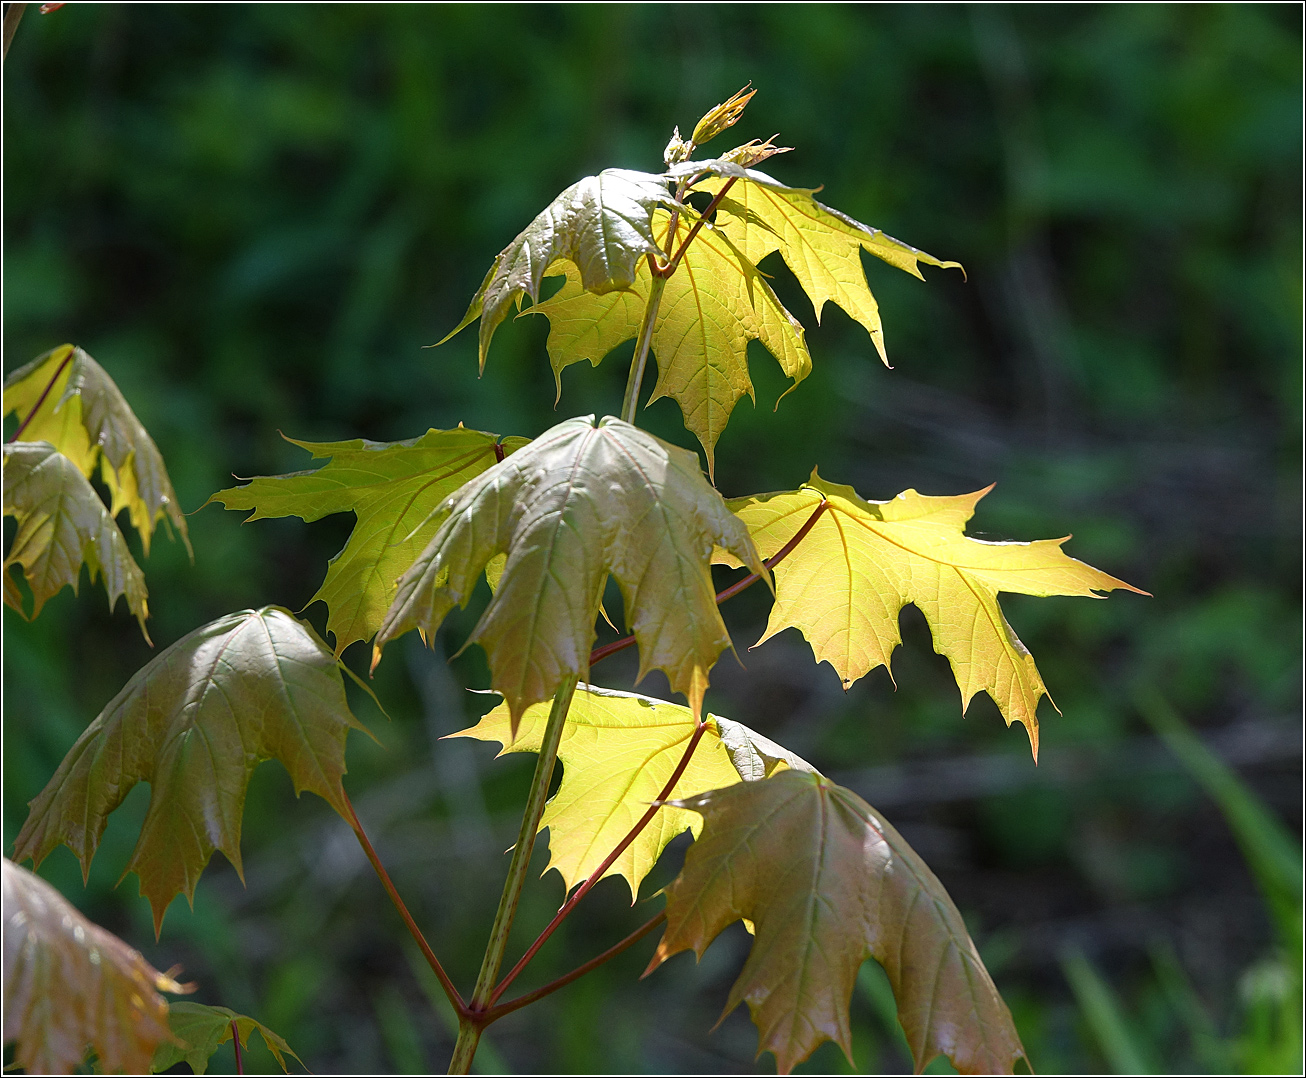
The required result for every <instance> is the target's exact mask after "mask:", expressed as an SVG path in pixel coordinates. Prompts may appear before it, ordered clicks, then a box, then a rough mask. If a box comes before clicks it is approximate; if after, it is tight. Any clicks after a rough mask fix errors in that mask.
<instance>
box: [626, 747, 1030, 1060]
mask: <svg viewBox="0 0 1306 1078" xmlns="http://www.w3.org/2000/svg"><path fill="white" fill-rule="evenodd" d="M677 805H678V807H681V808H687V809H692V810H694V811H696V812H699V813H702V815H703V830H702V833H701V834H700V835H699V838H698V841H697V842H695V843H694V845H693V846H691V847H690V849H689V852H688V854H686V856H685V867H684V871H683V872H682V873H681V874H680V876H679V877H678V878H677V879H676V880H675V882H673V883H672V884H671V885H670V886H669V887H668V888H667V927H666V933H665V935H664V936H663V938H662V942H661V943H660V944H659V945H658V949H657V952H656V953H655V954H654V956H653V959H652V961H651V962H650V963H649V970H650V971H651V970H653V969H656V968H657V967H658V966H659V965H661V964H662V963H663V962H664V961H666V960H667V959H668V958H670V957H671V956H672V955H674V954H676V953H678V952H680V951H684V950H690V949H692V950H693V951H694V953H695V954H696V955H697V956H699V957H700V958H701V957H702V955H703V952H704V951H705V950H706V949H707V947H708V945H709V944H710V943H711V942H712V940H713V939H715V938H716V936H717V935H718V934H719V933H720V932H721V931H722V930H723V929H724V928H726V926H728V925H730V924H731V923H733V922H734V921H738V920H747V921H749V922H751V924H752V926H753V932H754V940H753V946H752V949H751V951H750V952H749V955H748V959H747V961H746V962H745V963H744V968H743V971H742V972H741V973H740V975H739V979H738V980H737V981H735V983H734V986H733V987H732V988H731V990H730V996H729V998H728V1000H727V1001H726V1008H725V1012H724V1013H725V1014H729V1013H730V1011H732V1010H734V1008H735V1007H737V1006H738V1005H739V1004H740V1003H741V1002H742V1003H747V1004H748V1007H749V1011H750V1012H751V1014H752V1017H753V1021H754V1023H755V1024H756V1025H757V1028H758V1031H759V1035H760V1038H759V1049H758V1050H759V1053H760V1052H764V1051H770V1052H773V1053H774V1054H775V1058H776V1064H777V1066H778V1068H779V1070H780V1072H781V1073H788V1072H789V1071H790V1070H792V1069H793V1067H794V1066H795V1065H796V1064H798V1063H800V1062H802V1061H803V1060H804V1059H806V1058H807V1057H808V1056H809V1055H811V1054H812V1052H813V1051H815V1050H816V1048H817V1047H818V1046H819V1045H820V1044H821V1043H822V1042H824V1041H827V1040H832V1041H834V1042H835V1043H837V1044H838V1045H840V1046H841V1047H842V1048H843V1050H844V1052H845V1054H847V1055H848V1057H849V1058H850V1059H851V1057H852V1036H851V1031H850V1028H849V1018H848V1005H849V1000H850V999H851V997H852V990H853V984H854V982H855V980H856V977H857V971H858V969H859V968H860V967H861V965H862V963H863V962H864V961H865V960H866V959H867V958H874V959H876V961H878V962H879V963H880V965H881V966H883V967H884V970H885V972H886V973H887V974H888V976H889V983H890V984H891V985H892V986H893V991H894V996H895V997H896V998H897V1001H898V1017H899V1020H900V1021H901V1023H902V1026H903V1029H904V1031H905V1032H906V1034H907V1042H908V1044H909V1045H910V1046H911V1050H912V1055H913V1057H914V1059H915V1061H916V1069H917V1072H918V1073H919V1071H920V1070H921V1069H922V1068H923V1067H924V1066H925V1064H926V1063H928V1062H929V1061H930V1060H931V1059H932V1058H934V1057H935V1056H936V1055H939V1054H943V1055H946V1056H947V1057H948V1058H949V1059H950V1060H952V1062H953V1064H954V1065H955V1066H956V1067H957V1069H958V1070H960V1071H962V1072H963V1073H966V1074H1009V1073H1011V1072H1012V1069H1013V1067H1014V1066H1015V1062H1016V1060H1017V1059H1020V1058H1023V1057H1024V1055H1025V1051H1024V1049H1023V1048H1022V1047H1021V1044H1020V1038H1019V1037H1018V1036H1017V1034H1016V1030H1015V1027H1014V1026H1013V1025H1012V1021H1011V1014H1010V1012H1009V1011H1008V1010H1007V1006H1006V1004H1005V1003H1003V1002H1002V998H1001V997H1000V996H999V995H998V992H997V989H996V988H995V987H994V985H993V981H992V980H991V978H990V977H989V975H988V971H987V970H986V969H985V968H984V964H983V962H982V961H981V960H980V957H979V954H978V952H977V951H976V950H975V945H974V944H973V943H972V942H971V939H970V936H969V935H968V934H967V932H966V926H965V924H964V923H963V922H962V919H961V915H960V914H959V913H958V912H957V908H956V907H955V906H954V905H953V904H952V900H951V899H950V898H949V897H948V894H947V892H946V891H945V890H944V889H943V885H942V884H941V883H939V881H938V879H937V878H935V876H934V874H933V873H932V872H931V871H930V870H929V868H928V867H927V866H926V864H925V862H924V861H922V860H921V859H920V858H919V857H918V856H917V855H916V854H915V852H914V851H913V850H912V849H911V847H910V846H908V845H907V844H906V843H905V842H904V841H903V839H902V837H901V836H900V835H899V834H898V833H897V832H896V831H895V830H894V829H893V828H892V827H891V826H890V825H889V824H888V823H886V822H885V821H884V820H883V819H881V818H880V817H879V815H878V814H877V813H876V812H875V810H874V809H872V808H871V807H870V806H869V805H867V804H866V802H864V801H863V800H862V799H861V798H859V797H858V796H857V795H856V794H854V793H852V792H851V791H849V790H845V789H844V788H843V787H841V786H836V785H835V784H834V783H832V782H830V781H829V780H827V779H824V778H822V777H820V776H819V775H814V774H809V773H804V772H801V771H796V770H790V769H786V770H781V771H780V772H779V773H777V774H775V775H773V776H772V777H770V778H768V779H765V780H763V781H760V782H742V783H738V784H736V785H733V786H730V787H727V788H726V789H722V790H715V791H712V792H709V793H705V794H702V795H700V796H698V797H693V798H688V799H683V800H681V801H679V802H678V803H677Z"/></svg>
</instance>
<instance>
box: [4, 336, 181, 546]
mask: <svg viewBox="0 0 1306 1078" xmlns="http://www.w3.org/2000/svg"><path fill="white" fill-rule="evenodd" d="M65 361H67V362H66V365H65V366H64V367H63V370H62V372H61V373H59V375H58V377H57V378H55V380H54V383H53V385H51V381H50V380H51V378H52V377H54V375H55V373H56V372H57V371H59V369H60V366H61V365H63V364H65ZM47 386H49V387H50V388H49V392H48V393H46V392H45V391H46V387H47ZM43 393H45V397H44V400H41V396H42V394H43ZM38 401H40V405H39V409H38V410H37V412H36V414H35V416H32V418H31V419H30V420H28V417H29V415H30V414H31V412H32V409H33V408H36V407H37V405H38ZM10 412H16V413H17V414H18V415H19V417H20V418H21V419H23V420H28V422H27V425H26V427H25V428H24V430H23V438H24V439H25V440H27V441H33V442H37V441H46V442H49V443H50V444H51V445H53V446H54V447H55V448H56V449H58V450H59V452H61V453H62V454H64V456H66V457H68V458H69V459H70V460H71V461H72V462H73V463H74V464H75V465H76V466H77V467H78V468H79V469H80V470H81V473H82V475H84V476H86V477H87V478H88V479H89V478H90V477H91V475H92V474H93V473H94V471H95V468H96V465H97V464H99V466H100V477H101V478H102V479H103V481H104V485H105V486H106V487H107V488H108V490H109V494H110V496H111V507H110V510H109V512H110V515H111V516H113V517H116V516H117V515H118V513H119V512H121V511H122V510H123V509H126V510H127V511H128V514H129V516H130V519H131V522H132V527H134V528H135V529H136V531H137V532H139V533H140V537H141V546H142V547H143V548H144V550H145V555H146V557H149V553H150V540H151V538H152V537H153V535H154V529H155V527H157V525H158V523H159V521H160V520H167V521H168V523H169V524H170V525H171V526H172V527H173V528H175V529H176V530H177V531H178V532H179V533H180V535H181V538H182V541H183V542H184V543H185V544H186V550H187V552H190V536H189V533H188V532H187V530H186V518H185V516H183V515H182V512H181V508H180V506H178V504H177V494H176V492H175V491H174V490H173V489H172V481H171V480H170V479H169V478H168V470H167V469H166V468H165V467H164V465H163V457H162V456H161V455H160V453H159V450H158V447H157V446H156V445H155V444H154V439H153V438H151V437H150V435H149V432H148V431H146V429H145V428H144V427H143V426H142V425H141V421H140V420H139V419H137V418H136V413H135V412H133V411H132V410H131V406H130V405H129V404H128V403H127V401H126V399H125V398H124V397H123V395H122V392H121V391H120V390H119V389H118V387H117V386H116V385H115V384H114V381H113V379H112V378H110V377H109V375H108V374H107V373H106V372H105V370H104V368H103V367H101V366H100V365H99V364H98V363H96V362H95V360H93V359H92V358H91V357H90V356H88V355H87V354H86V353H85V352H84V351H83V350H82V349H80V348H75V347H73V346H72V345H70V344H65V345H61V346H60V347H58V348H55V349H54V350H53V351H50V352H47V353H46V354H45V355H43V356H38V357H37V358H36V359H34V360H33V361H32V362H31V363H29V364H27V365H26V366H25V367H21V368H19V369H18V370H16V371H14V373H13V374H11V375H10V376H9V377H8V378H6V379H5V386H4V414H5V415H9V413H10Z"/></svg>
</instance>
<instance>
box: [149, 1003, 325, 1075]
mask: <svg viewBox="0 0 1306 1078" xmlns="http://www.w3.org/2000/svg"><path fill="white" fill-rule="evenodd" d="M233 1022H234V1023H235V1024H236V1031H237V1032H238V1033H239V1035H240V1045H241V1047H242V1048H248V1047H249V1036H250V1034H251V1033H253V1032H254V1031H255V1030H257V1031H258V1034H259V1036H260V1037H262V1038H263V1043H264V1044H266V1045H267V1048H268V1051H269V1052H271V1053H272V1056H273V1058H274V1059H276V1061H277V1063H278V1064H280V1066H281V1069H282V1070H283V1071H284V1070H286V1059H285V1057H286V1056H287V1055H291V1056H294V1057H295V1059H296V1060H298V1061H299V1062H300V1063H303V1060H302V1059H300V1058H299V1056H298V1055H296V1053H295V1050H294V1049H293V1048H291V1047H290V1045H288V1044H287V1043H286V1041H285V1038H283V1037H280V1036H278V1035H277V1034H276V1033H273V1032H272V1030H270V1029H268V1027H267V1026H265V1025H264V1024H263V1023H262V1022H257V1021H255V1020H254V1019H253V1018H250V1017H249V1016H248V1015H244V1014H237V1013H236V1012H235V1011H233V1010H230V1009H228V1008H227V1007H210V1006H207V1005H206V1004H203V1003H191V1002H190V1001H188V1000H182V1001H179V1002H176V1003H173V1004H172V1006H171V1007H169V1008H168V1026H169V1027H170V1028H171V1030H172V1035H173V1037H174V1038H175V1040H174V1041H171V1042H165V1043H163V1044H161V1045H159V1047H158V1049H157V1050H156V1051H155V1053H154V1061H153V1063H152V1065H151V1067H150V1070H152V1071H153V1072H154V1073H156V1074H157V1073H160V1072H162V1071H166V1070H168V1069H169V1068H171V1067H175V1066H176V1065H177V1064H178V1063H185V1064H187V1065H188V1066H189V1067H190V1069H191V1070H192V1071H193V1072H194V1073H195V1074H204V1073H205V1072H207V1071H208V1069H209V1059H210V1058H211V1057H212V1056H213V1053H214V1052H216V1051H217V1050H218V1049H219V1048H221V1047H222V1046H223V1045H224V1044H226V1043H227V1042H228V1041H229V1040H231V1038H232V1036H233V1034H232V1031H231V1025H232V1023H233Z"/></svg>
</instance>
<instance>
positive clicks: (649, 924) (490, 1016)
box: [485, 910, 667, 1024]
mask: <svg viewBox="0 0 1306 1078" xmlns="http://www.w3.org/2000/svg"><path fill="white" fill-rule="evenodd" d="M666 919H667V911H666V910H663V911H662V912H661V913H659V914H658V915H657V916H656V917H654V918H653V919H652V920H651V921H646V922H645V923H644V924H642V925H641V926H640V927H639V928H637V929H635V931H634V932H632V933H631V934H630V935H629V936H627V937H626V938H625V939H624V940H622V941H621V942H620V943H614V944H613V945H612V946H611V947H609V948H608V949H607V950H606V951H604V952H603V953H602V954H601V955H598V956H597V957H596V958H591V959H590V960H589V961H588V962H586V963H585V964H584V965H581V966H577V967H576V968H575V969H574V970H572V971H571V972H570V973H564V974H563V975H562V976H561V977H558V978H556V979H555V980H552V981H550V982H549V983H548V984H546V985H545V986H544V987H543V988H537V989H535V991H534V992H527V993H526V994H525V995H524V996H518V997H517V998H516V999H511V1000H509V1001H508V1002H507V1003H500V1004H499V1005H498V1006H497V1007H491V1008H490V1010H489V1011H488V1012H487V1013H486V1015H485V1021H486V1024H489V1023H490V1022H495V1021H498V1019H500V1018H502V1017H503V1016H504V1015H505V1014H511V1013H512V1012H513V1011H516V1010H520V1009H521V1008H522V1007H525V1006H527V1005H528V1004H531V1003H534V1002H535V1001H536V1000H537V999H543V998H544V997H545V996H547V995H549V994H550V993H552V992H556V991H557V990H558V989H559V988H565V987H567V985H569V984H571V982H572V981H574V980H577V979H579V978H581V977H584V976H585V974H587V973H589V972H590V970H593V969H598V967H599V966H601V965H603V963H604V962H606V961H608V960H609V959H610V958H616V957H617V955H619V954H621V952H622V951H624V950H626V949H627V948H628V947H632V946H634V945H635V944H636V943H638V942H639V941H640V940H642V939H643V938H644V937H645V936H647V935H648V934H649V933H650V932H652V931H653V930H654V929H655V928H657V927H658V925H660V924H661V923H662V922H663V921H665V920H666Z"/></svg>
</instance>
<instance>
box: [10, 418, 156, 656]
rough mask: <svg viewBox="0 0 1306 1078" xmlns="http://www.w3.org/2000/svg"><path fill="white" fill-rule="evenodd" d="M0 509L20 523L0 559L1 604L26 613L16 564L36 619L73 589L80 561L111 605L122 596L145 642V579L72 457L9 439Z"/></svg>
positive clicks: (43, 444) (49, 447) (46, 446)
mask: <svg viewBox="0 0 1306 1078" xmlns="http://www.w3.org/2000/svg"><path fill="white" fill-rule="evenodd" d="M4 512H5V515H6V516H12V517H14V518H16V519H17V521H18V529H17V531H16V532H15V534H14V541H13V544H12V546H11V547H10V548H9V553H8V554H7V555H6V556H5V560H4V576H5V590H4V594H5V602H6V604H8V605H9V606H12V607H13V608H14V609H15V610H17V611H18V612H19V613H20V614H24V616H26V615H25V612H24V610H23V603H22V599H21V595H20V593H19V590H18V587H17V585H16V583H15V582H14V578H13V575H12V574H13V571H14V569H15V567H21V568H22V570H23V577H24V579H25V580H26V581H27V586H28V587H29V588H30V589H31V591H32V617H36V616H37V615H38V614H40V612H41V608H42V607H43V606H44V605H45V604H46V601H47V600H49V599H51V598H52V597H53V596H55V595H57V594H58V593H59V592H60V591H62V590H63V588H64V587H65V586H70V587H71V588H72V589H73V591H74V592H76V591H77V585H78V580H79V578H80V576H81V571H82V566H83V565H86V567H87V569H88V570H89V572H90V577H91V581H92V583H93V582H94V581H95V579H96V577H97V576H98V577H102V578H103V580H104V590H105V591H106V592H107V593H108V595H109V609H110V610H112V609H113V607H114V604H115V603H116V602H117V601H118V597H119V596H122V597H123V598H124V599H125V600H126V601H127V608H128V609H129V610H130V611H131V612H132V613H133V614H135V615H136V620H137V621H138V622H139V623H140V626H141V632H142V634H144V636H145V639H146V640H149V638H150V635H149V633H148V632H147V631H146V629H145V619H146V618H148V617H149V605H148V601H147V600H148V596H149V592H148V589H147V588H146V586H145V576H144V574H143V573H142V572H141V570H140V566H138V565H137V564H136V560H135V559H134V558H133V557H132V556H131V551H130V550H129V549H128V547H127V541H126V540H125V539H123V537H122V533H121V532H120V531H119V530H118V525H117V524H115V523H114V520H113V517H112V516H111V515H110V513H109V510H107V509H106V508H105V507H104V503H103V502H102V501H100V497H99V495H98V494H96V493H95V488H94V487H92V486H91V484H90V482H89V481H88V480H87V478H86V477H85V476H84V475H83V474H82V473H81V472H80V471H79V470H78V468H77V465H76V464H74V463H73V461H71V460H70V459H69V458H68V457H66V456H64V455H63V454H62V453H60V452H58V450H56V449H55V447H54V446H52V445H51V444H50V443H49V442H10V443H9V444H7V445H6V446H5V447H4Z"/></svg>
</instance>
